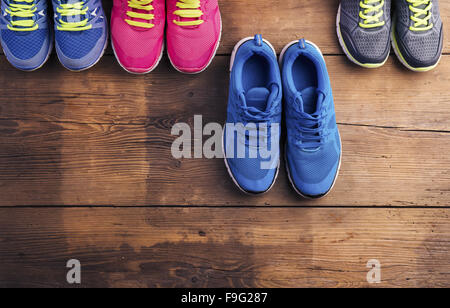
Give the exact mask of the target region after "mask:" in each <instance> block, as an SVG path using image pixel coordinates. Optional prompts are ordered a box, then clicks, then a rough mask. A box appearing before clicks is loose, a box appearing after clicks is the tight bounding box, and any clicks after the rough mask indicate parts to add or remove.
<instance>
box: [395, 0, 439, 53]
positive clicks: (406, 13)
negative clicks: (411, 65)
mask: <svg viewBox="0 0 450 308" xmlns="http://www.w3.org/2000/svg"><path fill="white" fill-rule="evenodd" d="M432 2H433V8H432V14H433V17H432V22H433V24H434V27H433V28H432V29H431V30H428V31H418V32H416V31H411V30H410V29H409V27H410V26H411V25H413V24H414V22H413V21H412V20H411V18H410V16H411V11H410V10H409V4H408V3H407V2H406V1H400V0H396V2H395V5H396V10H395V12H396V18H397V23H396V31H397V34H398V36H397V39H398V40H399V41H400V42H401V44H402V46H403V47H404V48H406V49H407V51H408V54H409V55H410V56H411V57H412V58H414V59H415V60H417V61H421V62H426V61H429V60H430V59H433V58H435V57H436V56H437V54H438V53H440V45H441V44H440V39H441V26H442V21H441V18H440V14H439V4H438V1H436V0H432Z"/></svg>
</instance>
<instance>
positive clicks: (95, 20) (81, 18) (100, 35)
mask: <svg viewBox="0 0 450 308" xmlns="http://www.w3.org/2000/svg"><path fill="white" fill-rule="evenodd" d="M53 10H54V12H55V41H56V51H57V54H58V58H59V61H60V62H61V64H62V65H63V66H64V67H66V68H67V69H69V70H71V71H82V70H86V69H88V68H91V67H92V66H94V65H95V64H96V63H97V62H98V61H100V59H101V57H102V56H103V54H104V52H105V49H106V45H107V43H108V25H107V20H106V16H105V13H104V11H103V7H102V2H101V0H53Z"/></svg>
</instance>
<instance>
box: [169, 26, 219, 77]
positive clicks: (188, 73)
mask: <svg viewBox="0 0 450 308" xmlns="http://www.w3.org/2000/svg"><path fill="white" fill-rule="evenodd" d="M222 27H223V25H222V18H220V34H219V40H218V41H217V44H216V47H215V50H214V54H213V56H212V57H211V59H210V60H209V62H208V64H207V65H206V66H205V67H204V68H203V69H202V70H200V71H198V72H192V73H191V72H183V71H182V70H180V69H179V68H177V67H176V66H175V65H174V64H173V62H172V59H171V58H170V55H169V53H167V56H168V58H169V61H170V64H171V65H172V66H173V68H174V69H175V70H177V71H178V72H180V73H182V74H185V75H197V74H200V73H203V72H204V71H206V70H207V69H208V67H209V66H210V65H211V63H212V61H213V60H214V58H215V57H216V54H217V51H218V50H219V47H220V43H221V41H222Z"/></svg>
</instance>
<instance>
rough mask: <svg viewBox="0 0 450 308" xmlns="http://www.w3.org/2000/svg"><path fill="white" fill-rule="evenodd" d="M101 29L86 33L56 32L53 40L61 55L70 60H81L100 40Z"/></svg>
mask: <svg viewBox="0 0 450 308" xmlns="http://www.w3.org/2000/svg"><path fill="white" fill-rule="evenodd" d="M102 33H103V29H101V28H94V29H90V30H86V31H78V32H70V31H56V33H55V39H56V41H57V42H58V46H59V48H60V49H61V51H62V52H63V54H64V55H65V56H66V57H68V58H71V59H81V58H83V57H85V56H86V55H88V54H89V52H90V51H92V49H93V48H94V47H95V45H96V44H97V42H98V40H99V39H100V38H101V36H102Z"/></svg>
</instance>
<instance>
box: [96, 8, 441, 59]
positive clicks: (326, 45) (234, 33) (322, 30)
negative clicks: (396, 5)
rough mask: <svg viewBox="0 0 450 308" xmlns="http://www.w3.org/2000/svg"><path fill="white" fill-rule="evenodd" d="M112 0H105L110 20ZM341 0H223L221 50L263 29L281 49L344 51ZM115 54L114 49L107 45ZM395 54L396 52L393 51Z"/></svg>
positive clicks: (328, 52) (223, 51)
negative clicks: (312, 46)
mask: <svg viewBox="0 0 450 308" xmlns="http://www.w3.org/2000/svg"><path fill="white" fill-rule="evenodd" d="M112 3H113V1H112V0H103V7H104V9H105V11H106V13H107V16H108V20H110V18H109V17H110V15H111V8H112ZM339 3H340V0H321V1H306V0H300V1H299V0H271V1H266V0H219V4H220V10H221V13H222V20H223V32H222V33H223V35H222V42H221V46H220V48H219V50H218V53H219V54H221V55H229V54H231V51H232V50H233V47H234V45H235V44H236V42H238V41H240V40H241V39H242V38H244V37H248V36H253V35H255V34H256V33H261V34H262V35H263V36H264V37H265V38H266V39H268V40H269V41H270V42H271V43H272V44H273V45H274V47H275V49H276V50H277V52H281V50H282V49H283V47H284V46H285V45H286V44H287V43H289V42H291V41H293V40H296V39H299V38H303V37H304V38H307V39H308V40H310V41H313V42H315V43H317V45H319V46H320V48H321V49H322V51H323V52H324V53H325V54H327V55H329V54H332V55H337V54H339V55H341V54H343V51H342V49H341V47H340V46H339V42H338V39H337V35H336V15H337V10H338V7H339ZM439 5H440V11H441V17H442V20H443V23H444V33H450V2H449V1H445V0H441V1H439ZM449 52H450V41H449V40H445V41H444V53H449ZM107 54H108V55H112V54H113V52H112V49H111V48H110V47H109V48H108V49H107ZM392 56H393V57H395V55H393V54H392Z"/></svg>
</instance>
